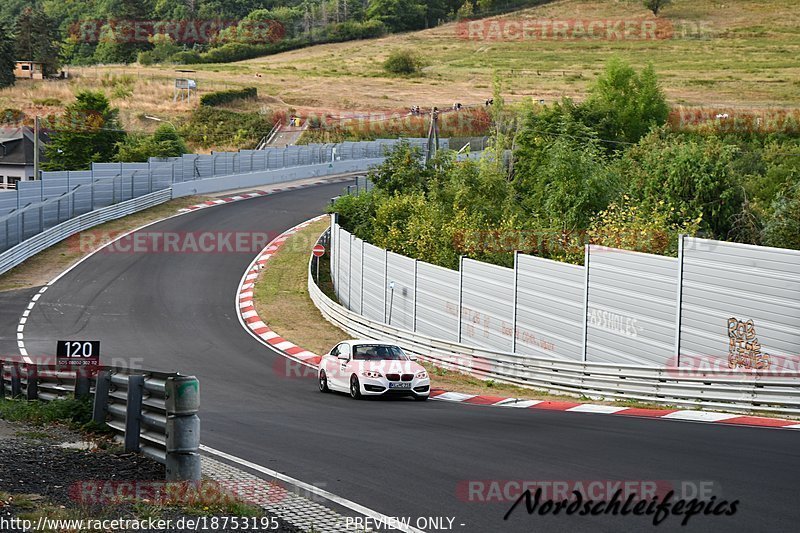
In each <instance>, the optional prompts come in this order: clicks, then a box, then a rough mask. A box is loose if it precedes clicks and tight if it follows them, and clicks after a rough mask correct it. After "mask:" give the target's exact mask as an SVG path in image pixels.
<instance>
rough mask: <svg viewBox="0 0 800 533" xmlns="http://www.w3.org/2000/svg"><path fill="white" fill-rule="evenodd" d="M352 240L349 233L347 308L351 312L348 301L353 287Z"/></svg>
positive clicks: (350, 303) (352, 237) (351, 304)
mask: <svg viewBox="0 0 800 533" xmlns="http://www.w3.org/2000/svg"><path fill="white" fill-rule="evenodd" d="M354 238H355V237H354V236H353V234H352V233H351V234H350V239H349V241H350V242H349V244H348V246H349V248H348V249H349V252H348V255H347V308H348V309H349V310H351V311H352V310H353V302H352V300H350V295H351V294H352V293H353V291H352V290H351V287H352V286H353V239H354Z"/></svg>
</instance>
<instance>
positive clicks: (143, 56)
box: [136, 50, 156, 67]
mask: <svg viewBox="0 0 800 533" xmlns="http://www.w3.org/2000/svg"><path fill="white" fill-rule="evenodd" d="M136 62H137V63H139V64H140V65H142V66H143V67H147V66H150V65H152V64H153V63H155V62H156V60H155V57H154V56H153V52H152V51H151V50H146V51H144V52H139V55H138V56H136Z"/></svg>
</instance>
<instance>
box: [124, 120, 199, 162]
mask: <svg viewBox="0 0 800 533" xmlns="http://www.w3.org/2000/svg"><path fill="white" fill-rule="evenodd" d="M118 150H119V153H118V154H117V158H118V160H119V161H123V162H124V161H142V162H144V161H147V160H148V159H149V158H151V157H180V156H181V155H183V154H185V153H188V152H189V150H188V148H186V144H185V143H184V142H183V138H182V137H181V136H180V135H179V134H178V132H177V131H176V130H175V129H174V128H173V127H172V126H171V125H169V124H162V125H160V126H159V127H158V128H157V129H156V131H155V133H154V134H153V135H134V134H131V135H128V137H127V138H126V139H125V140H124V141H122V142H120V143H119V144H118Z"/></svg>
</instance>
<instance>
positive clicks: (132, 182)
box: [131, 170, 136, 200]
mask: <svg viewBox="0 0 800 533" xmlns="http://www.w3.org/2000/svg"><path fill="white" fill-rule="evenodd" d="M135 179H136V171H135V170H134V171H133V172H131V200H133V195H134V194H135V193H134V186H133V184H134V180H135Z"/></svg>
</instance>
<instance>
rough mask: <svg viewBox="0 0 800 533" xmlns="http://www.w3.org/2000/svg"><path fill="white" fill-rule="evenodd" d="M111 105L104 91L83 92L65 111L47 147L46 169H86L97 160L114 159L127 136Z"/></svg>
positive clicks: (116, 112) (44, 165)
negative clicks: (118, 147)
mask: <svg viewBox="0 0 800 533" xmlns="http://www.w3.org/2000/svg"><path fill="white" fill-rule="evenodd" d="M117 115H118V110H117V109H114V108H112V107H111V105H110V104H109V102H108V99H107V98H106V96H105V95H104V94H103V93H101V92H92V91H83V92H80V93H78V94H77V96H76V101H75V102H73V103H71V104H70V105H68V106H67V107H66V109H65V110H64V114H63V115H62V116H61V117H59V119H58V120H57V123H56V128H55V133H53V134H51V135H50V142H49V143H47V145H46V146H45V156H46V157H47V161H46V162H45V163H44V164H43V165H42V168H43V169H44V170H82V169H87V168H89V166H90V165H91V163H92V162H93V161H98V162H103V161H113V160H114V159H115V157H116V154H117V145H118V143H120V142H121V141H123V140H124V139H125V132H124V131H123V130H122V129H121V127H120V125H119V121H118V119H117Z"/></svg>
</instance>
